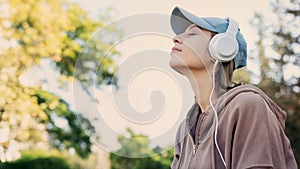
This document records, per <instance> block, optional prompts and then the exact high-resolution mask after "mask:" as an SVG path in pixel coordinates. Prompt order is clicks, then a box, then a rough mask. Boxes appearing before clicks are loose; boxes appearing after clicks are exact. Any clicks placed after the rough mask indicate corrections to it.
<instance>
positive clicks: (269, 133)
mask: <svg viewBox="0 0 300 169" xmlns="http://www.w3.org/2000/svg"><path fill="white" fill-rule="evenodd" d="M213 105H214V107H215V108H216V111H217V113H218V117H219V126H218V132H217V133H218V134H217V142H218V146H219V148H220V150H221V152H222V155H223V157H224V158H225V161H226V167H225V166H224V164H223V163H222V160H221V156H220V154H219V153H218V151H217V149H216V146H215V143H214V131H215V123H214V112H213V110H212V108H211V107H210V108H209V109H208V110H207V111H206V112H201V109H200V107H199V105H198V104H197V103H195V104H194V105H193V106H192V108H191V109H190V110H189V112H188V114H187V117H186V119H185V120H184V121H183V122H182V123H181V125H180V127H179V129H178V132H177V136H176V142H175V152H174V159H173V162H172V169H196V168H197V169H215V168H216V169H222V168H228V169H229V168H232V169H246V168H255V169H258V168H274V169H275V168H277V169H286V168H287V169H296V168H297V164H296V161H295V158H294V155H293V152H292V149H291V146H290V141H289V140H288V138H287V137H286V135H285V133H284V127H285V119H286V113H285V112H284V111H283V110H281V109H280V107H278V106H277V105H276V104H275V103H274V102H273V101H272V100H271V99H270V98H269V97H268V96H266V95H265V94H264V93H263V92H262V91H261V90H259V89H257V88H255V87H253V86H250V85H242V86H239V87H235V88H234V89H231V90H230V91H228V92H227V93H225V94H224V95H222V96H221V97H219V98H218V99H217V100H216V101H215V102H214V103H213ZM197 119H198V121H197Z"/></svg>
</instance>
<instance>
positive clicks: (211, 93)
mask: <svg viewBox="0 0 300 169" xmlns="http://www.w3.org/2000/svg"><path fill="white" fill-rule="evenodd" d="M218 63H219V61H218V60H216V61H215V64H214V68H213V75H212V77H213V78H212V89H211V92H210V95H209V103H210V106H211V107H212V109H213V111H214V114H215V121H216V128H215V135H214V140H215V145H216V148H217V150H218V153H219V155H220V156H221V159H222V162H223V164H224V166H225V167H226V162H225V160H224V157H223V155H222V153H221V150H220V148H219V145H218V142H217V134H218V126H219V119H218V114H217V111H216V109H215V107H214V106H213V104H212V95H213V92H214V90H215V86H216V83H215V70H216V67H217V65H218Z"/></svg>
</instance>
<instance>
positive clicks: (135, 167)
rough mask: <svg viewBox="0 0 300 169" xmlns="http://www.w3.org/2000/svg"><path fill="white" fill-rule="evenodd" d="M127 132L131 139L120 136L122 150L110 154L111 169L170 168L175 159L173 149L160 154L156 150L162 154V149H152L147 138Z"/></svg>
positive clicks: (129, 130) (130, 131) (128, 130)
mask: <svg viewBox="0 0 300 169" xmlns="http://www.w3.org/2000/svg"><path fill="white" fill-rule="evenodd" d="M127 132H128V133H129V134H130V136H129V138H127V137H125V136H122V135H120V136H119V137H118V141H119V143H120V145H121V148H120V149H119V150H117V151H116V152H114V153H111V154H110V161H111V169H127V168H131V169H156V168H160V169H168V168H170V166H171V162H172V159H173V149H170V150H168V151H166V152H164V153H162V154H158V153H157V152H155V150H156V151H159V153H161V150H162V149H161V148H160V147H156V148H154V149H151V148H150V147H149V143H150V142H149V139H148V138H147V136H145V135H142V134H135V133H134V132H133V131H132V130H131V129H127ZM133 138H135V139H133ZM156 153H157V154H156ZM139 155H140V156H139Z"/></svg>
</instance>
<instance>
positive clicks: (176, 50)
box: [172, 46, 182, 52]
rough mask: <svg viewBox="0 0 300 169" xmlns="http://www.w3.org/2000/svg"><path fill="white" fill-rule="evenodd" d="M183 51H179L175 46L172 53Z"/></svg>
mask: <svg viewBox="0 0 300 169" xmlns="http://www.w3.org/2000/svg"><path fill="white" fill-rule="evenodd" d="M181 51H182V50H181V49H179V48H177V47H175V46H174V47H173V48H172V52H181Z"/></svg>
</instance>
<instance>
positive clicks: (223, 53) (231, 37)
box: [209, 18, 239, 62]
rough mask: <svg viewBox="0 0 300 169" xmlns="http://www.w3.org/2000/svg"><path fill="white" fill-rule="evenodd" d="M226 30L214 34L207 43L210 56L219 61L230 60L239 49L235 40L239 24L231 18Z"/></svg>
mask: <svg viewBox="0 0 300 169" xmlns="http://www.w3.org/2000/svg"><path fill="white" fill-rule="evenodd" d="M227 19H228V20H229V24H228V28H227V30H226V32H224V33H219V34H217V35H215V36H214V37H213V38H212V39H211V41H210V43H209V52H210V54H211V55H212V57H213V58H214V59H216V60H218V61H220V62H228V61H230V60H232V59H233V58H234V57H235V55H236V54H237V52H238V50H239V45H238V42H237V40H236V34H237V32H238V28H239V24H238V22H236V21H235V20H233V19H231V18H227Z"/></svg>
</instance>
